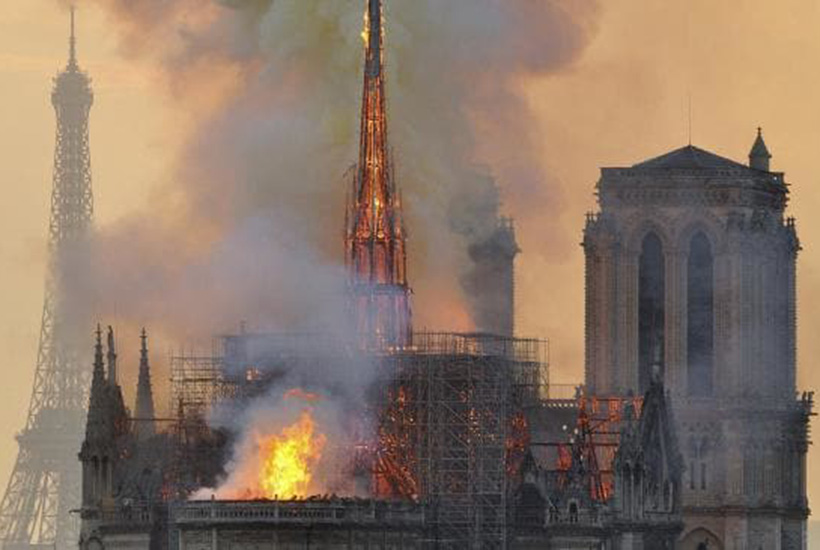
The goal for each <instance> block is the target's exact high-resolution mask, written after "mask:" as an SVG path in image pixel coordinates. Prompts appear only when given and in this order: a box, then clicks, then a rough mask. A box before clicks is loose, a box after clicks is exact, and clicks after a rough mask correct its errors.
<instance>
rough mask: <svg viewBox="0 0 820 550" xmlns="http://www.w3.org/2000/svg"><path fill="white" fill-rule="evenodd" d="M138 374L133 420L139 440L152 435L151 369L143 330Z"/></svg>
mask: <svg viewBox="0 0 820 550" xmlns="http://www.w3.org/2000/svg"><path fill="white" fill-rule="evenodd" d="M140 339H141V340H142V347H141V349H140V373H139V379H138V380H137V400H136V403H135V406H134V411H135V413H136V416H135V418H136V419H137V420H138V422H137V425H136V427H135V428H136V433H137V437H138V438H139V439H145V438H147V437H151V436H153V435H154V433H155V430H154V424H153V422H152V419H153V418H154V392H153V390H152V389H151V367H150V366H149V365H148V333H147V332H146V331H145V328H143V329H142V333H141V334H140Z"/></svg>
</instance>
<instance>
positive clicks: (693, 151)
mask: <svg viewBox="0 0 820 550" xmlns="http://www.w3.org/2000/svg"><path fill="white" fill-rule="evenodd" d="M632 168H638V169H667V170H669V169H676V168H678V169H720V168H723V169H735V170H737V169H744V170H750V168H749V167H748V166H746V165H745V164H742V163H740V162H737V161H735V160H732V159H730V158H727V157H724V156H721V155H718V154H717V153H713V152H712V151H708V150H706V149H702V148H700V147H697V146H695V145H691V144H690V145H684V146H683V147H679V148H677V149H673V150H672V151H669V152H668V153H664V154H662V155H659V156H657V157H652V158H650V159H647V160H645V161H642V162H639V163H637V164H633V165H632Z"/></svg>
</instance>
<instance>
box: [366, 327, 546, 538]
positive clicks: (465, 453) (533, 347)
mask: <svg viewBox="0 0 820 550" xmlns="http://www.w3.org/2000/svg"><path fill="white" fill-rule="evenodd" d="M385 359H386V365H388V366H389V368H385V369H384V371H383V372H384V373H385V376H386V380H385V384H386V386H387V387H388V390H387V391H383V392H382V394H383V395H384V396H385V397H386V403H385V406H384V408H383V409H382V411H381V413H380V414H379V420H380V432H379V436H380V441H379V445H378V447H379V460H378V461H377V465H378V466H377V472H376V479H377V480H379V479H381V480H382V481H381V483H380V484H379V483H377V487H379V486H380V485H381V486H382V487H387V488H388V489H390V490H391V491H392V492H394V493H398V495H390V494H389V493H388V494H386V495H383V496H408V497H413V496H415V497H417V498H420V499H421V500H422V501H423V502H424V503H425V504H426V507H427V524H428V525H427V530H426V537H427V543H428V545H429V546H430V547H442V546H443V547H455V546H462V547H463V546H466V547H468V548H482V549H485V548H505V547H506V545H507V540H508V535H509V533H508V531H507V523H508V507H507V498H508V494H509V490H510V486H509V485H510V480H511V479H512V478H513V474H514V472H511V468H510V467H511V458H512V457H511V452H512V451H513V450H515V449H517V448H521V447H524V446H525V445H521V444H519V443H520V442H517V441H516V439H518V438H520V437H526V432H527V431H526V429H524V430H523V431H522V430H518V429H516V426H518V427H520V424H519V423H517V422H516V420H517V419H518V420H519V421H520V419H522V418H526V414H527V411H528V410H530V409H532V408H534V407H536V406H537V404H538V402H539V401H540V397H541V395H542V394H543V392H544V391H545V390H544V386H545V385H546V383H547V378H546V374H547V373H546V365H547V343H546V342H545V341H542V340H524V339H515V338H505V337H498V336H492V335H485V334H453V333H417V334H415V335H414V337H413V347H412V349H408V350H405V351H403V352H401V353H396V354H393V355H391V356H389V357H386V358H385Z"/></svg>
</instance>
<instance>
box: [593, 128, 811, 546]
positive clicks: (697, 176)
mask: <svg viewBox="0 0 820 550" xmlns="http://www.w3.org/2000/svg"><path fill="white" fill-rule="evenodd" d="M770 158H771V155H770V154H769V151H768V149H767V147H766V144H765V142H764V141H763V137H762V135H761V133H760V131H758V135H757V138H756V140H755V142H754V145H753V147H752V149H751V152H750V153H749V164H748V165H745V164H741V163H738V162H735V161H732V160H729V159H726V158H723V157H720V156H718V155H715V154H713V153H710V152H708V151H704V150H702V149H699V148H697V147H694V146H691V145H689V146H686V147H683V148H680V149H677V150H675V151H672V152H670V153H667V154H665V155H662V156H660V157H657V158H653V159H651V160H647V161H645V162H641V163H639V164H635V165H634V166H631V167H628V168H603V169H602V170H601V179H600V181H599V182H598V185H597V196H598V202H599V206H600V211H599V213H596V214H591V215H589V217H588V220H587V225H586V228H585V231H584V240H583V247H584V251H585V255H586V275H585V277H586V326H585V330H586V364H585V368H586V373H585V374H586V381H587V386H588V388H587V389H588V391H589V392H590V393H592V394H600V395H624V394H627V393H635V394H641V393H643V392H645V391H646V389H647V388H648V387H649V385H650V384H651V379H652V376H653V374H652V369H653V366H655V365H660V366H661V369H662V370H663V372H662V376H663V379H664V380H665V385H666V387H667V389H668V390H669V392H670V394H671V398H672V410H673V411H674V415H675V423H676V426H677V434H678V441H679V445H680V451H681V453H682V455H683V459H684V468H683V471H684V473H683V479H682V506H683V507H682V510H683V517H684V521H685V528H684V531H683V533H682V535H681V538H680V539H679V540H680V541H681V542H680V543H679V547H680V548H682V549H684V550H706V549H708V550H713V549H726V550H741V549H743V550H746V549H748V550H758V549H766V550H769V549H779V550H786V549H801V548H806V518H807V517H808V514H809V509H808V501H807V498H806V451H807V447H808V421H809V417H810V416H811V408H812V396H811V394H803V395H802V396H798V395H797V387H796V357H795V356H796V341H795V323H796V314H795V309H796V294H795V264H796V259H797V254H798V252H799V250H800V242H799V240H798V238H797V233H796V231H795V222H794V219H793V218H790V217H786V214H785V209H786V205H787V202H788V198H789V188H788V184H787V183H786V181H785V179H784V176H783V173H780V172H773V171H770V169H769V161H770ZM655 368H657V367H655Z"/></svg>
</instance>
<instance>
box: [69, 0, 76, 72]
mask: <svg viewBox="0 0 820 550" xmlns="http://www.w3.org/2000/svg"><path fill="white" fill-rule="evenodd" d="M75 11H76V7H75V6H74V4H71V38H69V41H68V44H69V48H68V65H69V66H70V67H76V66H77V38H76V36H75V34H74V12H75Z"/></svg>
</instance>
